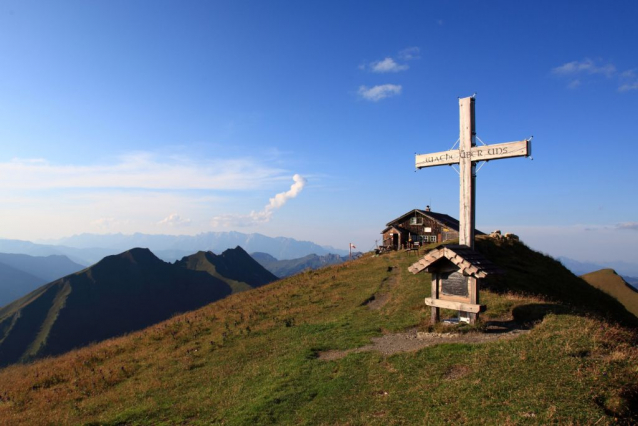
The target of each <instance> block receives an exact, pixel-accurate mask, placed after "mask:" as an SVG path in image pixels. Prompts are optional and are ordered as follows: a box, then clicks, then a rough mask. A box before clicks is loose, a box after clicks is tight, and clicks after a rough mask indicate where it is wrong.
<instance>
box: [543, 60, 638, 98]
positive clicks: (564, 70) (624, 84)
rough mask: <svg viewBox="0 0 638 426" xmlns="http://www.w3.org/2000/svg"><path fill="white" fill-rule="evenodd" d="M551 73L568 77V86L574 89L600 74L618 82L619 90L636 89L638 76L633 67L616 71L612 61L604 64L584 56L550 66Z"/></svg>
mask: <svg viewBox="0 0 638 426" xmlns="http://www.w3.org/2000/svg"><path fill="white" fill-rule="evenodd" d="M552 74H554V75H556V76H559V77H565V78H569V79H570V82H569V84H568V85H567V87H568V88H570V89H574V88H576V87H578V86H580V85H581V84H582V83H583V80H585V82H587V80H590V79H592V78H593V77H592V76H595V75H602V76H605V77H606V78H608V79H613V80H614V81H616V82H617V83H618V91H619V92H628V91H630V90H638V76H637V75H636V71H635V69H629V70H626V71H618V69H617V68H616V66H615V65H614V64H612V63H607V64H604V63H602V61H601V60H592V59H590V58H585V59H584V60H582V61H572V62H567V63H565V64H563V65H560V66H558V67H555V68H552Z"/></svg>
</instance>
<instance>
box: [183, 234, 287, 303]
mask: <svg viewBox="0 0 638 426" xmlns="http://www.w3.org/2000/svg"><path fill="white" fill-rule="evenodd" d="M175 264H176V265H177V266H181V267H183V268H187V269H192V270H195V271H205V272H207V273H208V274H210V275H212V276H214V277H217V278H219V279H221V280H224V281H226V282H227V283H228V284H229V285H230V286H231V288H232V289H233V292H235V293H236V292H238V291H243V290H248V289H251V288H256V287H261V286H262V285H265V284H268V283H271V282H273V281H276V280H277V279H278V278H277V277H276V276H275V275H273V274H272V273H270V272H269V271H268V270H267V269H265V268H264V267H263V266H261V265H260V264H259V263H257V262H256V261H255V260H254V259H253V258H252V257H250V255H249V254H248V253H246V251H245V250H244V249H242V248H241V247H239V246H238V247H236V248H234V249H228V250H225V251H224V252H223V253H222V254H220V255H216V254H214V253H212V252H210V251H208V252H203V251H199V252H197V253H195V254H193V255H190V256H185V257H184V258H182V260H180V261H178V262H176V263H175Z"/></svg>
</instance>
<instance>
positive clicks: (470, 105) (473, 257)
mask: <svg viewBox="0 0 638 426" xmlns="http://www.w3.org/2000/svg"><path fill="white" fill-rule="evenodd" d="M459 115H460V137H459V149H457V150H449V151H444V152H437V153H434V154H420V155H417V156H416V168H417V169H422V168H424V167H433V166H442V165H446V164H447V165H453V164H458V165H459V169H460V171H459V175H460V178H461V191H460V213H459V223H460V225H459V245H456V246H449V245H448V246H445V247H443V246H441V247H438V248H437V249H436V250H433V251H431V252H429V253H427V254H426V255H425V256H424V257H423V259H421V260H420V261H418V262H416V263H415V264H413V265H412V266H410V267H409V268H408V270H409V271H410V272H412V273H414V274H417V273H419V272H422V271H427V272H430V273H431V274H432V294H431V297H428V298H426V299H425V303H426V305H428V306H430V307H431V308H432V317H431V320H432V322H433V323H435V322H437V321H438V320H439V309H440V308H445V309H455V310H457V311H459V319H463V318H464V319H466V320H467V321H469V322H470V323H474V322H475V321H476V320H477V319H478V315H479V312H481V311H482V310H483V309H485V306H483V305H479V280H481V279H483V278H486V277H487V276H488V275H490V274H493V273H498V272H499V270H498V268H497V267H496V266H495V265H492V264H491V263H490V262H489V261H488V260H487V259H485V258H484V257H483V256H481V255H480V254H479V253H477V252H475V251H474V228H475V213H474V211H475V196H476V163H477V162H479V161H489V160H498V159H501V158H511V157H528V156H529V155H530V154H531V138H529V139H525V140H522V141H517V142H507V143H501V144H495V145H483V146H476V128H475V121H474V96H470V97H468V98H462V99H459Z"/></svg>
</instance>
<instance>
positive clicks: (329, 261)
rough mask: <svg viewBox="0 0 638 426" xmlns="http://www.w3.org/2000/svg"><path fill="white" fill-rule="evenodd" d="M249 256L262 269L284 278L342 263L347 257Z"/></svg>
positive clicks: (262, 254)
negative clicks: (281, 258)
mask: <svg viewBox="0 0 638 426" xmlns="http://www.w3.org/2000/svg"><path fill="white" fill-rule="evenodd" d="M251 256H252V257H253V259H255V260H256V261H257V262H259V263H260V264H261V265H262V266H263V267H264V268H266V269H268V270H269V271H270V272H272V273H273V274H275V275H276V276H278V277H279V278H285V277H288V276H290V275H294V274H297V273H299V272H302V271H304V270H306V269H318V268H323V267H324V266H328V265H335V264H338V263H342V262H344V261H345V260H346V259H347V258H348V257H347V256H339V255H337V254H325V255H322V256H318V255H316V254H309V255H308V256H304V257H301V258H299V259H288V260H278V259H276V258H275V257H273V256H271V255H269V254H268V253H259V252H257V253H252V254H251Z"/></svg>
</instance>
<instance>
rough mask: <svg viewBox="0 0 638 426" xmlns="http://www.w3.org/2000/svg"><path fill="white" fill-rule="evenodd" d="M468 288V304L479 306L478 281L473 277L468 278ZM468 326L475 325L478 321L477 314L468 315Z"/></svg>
mask: <svg viewBox="0 0 638 426" xmlns="http://www.w3.org/2000/svg"><path fill="white" fill-rule="evenodd" d="M468 280H469V282H468V284H469V285H468V287H469V293H470V294H469V296H470V303H471V304H473V305H479V304H480V303H479V288H478V280H477V279H476V278H474V277H468ZM469 316H470V324H476V321H478V319H479V314H478V313H476V314H473V313H470V314H469Z"/></svg>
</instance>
